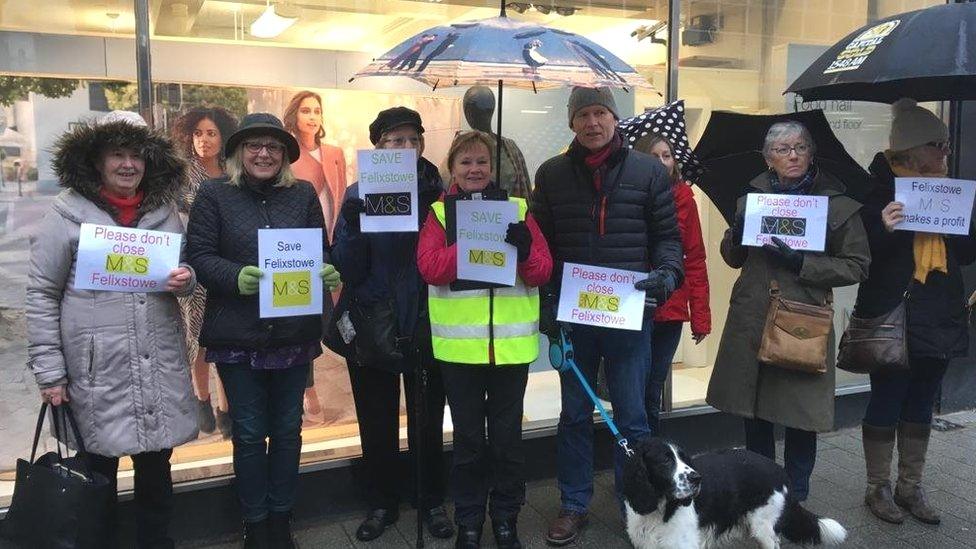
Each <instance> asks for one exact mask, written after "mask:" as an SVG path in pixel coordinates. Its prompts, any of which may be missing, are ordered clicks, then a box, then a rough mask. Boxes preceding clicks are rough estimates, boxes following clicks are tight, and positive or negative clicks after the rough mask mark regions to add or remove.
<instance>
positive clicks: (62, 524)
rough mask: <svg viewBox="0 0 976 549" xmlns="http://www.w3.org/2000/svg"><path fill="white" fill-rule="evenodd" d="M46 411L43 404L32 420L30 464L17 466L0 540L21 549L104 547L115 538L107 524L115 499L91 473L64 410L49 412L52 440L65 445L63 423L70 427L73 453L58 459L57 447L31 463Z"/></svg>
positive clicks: (20, 462)
mask: <svg viewBox="0 0 976 549" xmlns="http://www.w3.org/2000/svg"><path fill="white" fill-rule="evenodd" d="M46 411H47V403H44V404H42V405H41V412H40V414H39V415H38V417H37V429H36V430H35V431H34V444H33V446H32V447H31V457H30V461H26V460H23V459H18V460H17V480H16V483H15V484H14V494H13V498H12V500H11V502H10V509H9V511H8V512H7V518H6V519H5V520H4V522H3V537H4V538H5V539H7V540H8V541H11V542H14V543H16V544H18V545H19V546H20V547H23V548H24V549H27V548H30V549H88V548H96V547H104V546H105V544H106V540H107V539H109V537H110V536H114V535H115V532H112V531H111V526H110V525H109V523H108V521H109V511H110V509H111V506H112V503H113V501H114V498H115V494H113V493H112V485H111V483H109V481H108V479H107V478H105V476H103V475H101V474H99V473H95V472H94V471H92V470H91V466H90V463H89V460H88V454H87V453H86V452H85V445H84V442H83V441H82V439H81V433H79V431H78V425H77V423H75V418H74V416H73V415H72V414H71V409H70V408H68V406H67V405H65V406H59V407H52V413H53V415H54V422H53V423H54V431H55V436H56V437H57V438H58V440H59V441H61V440H65V437H64V436H63V435H66V434H67V425H66V423H67V424H70V425H71V430H72V432H73V434H74V440H75V443H76V444H77V448H78V452H77V453H76V454H75V455H74V456H73V457H67V456H66V455H65V454H62V453H61V445H60V442H59V443H58V448H57V451H56V452H48V453H46V454H44V455H43V456H41V457H39V458H37V459H36V460H35V459H34V457H35V456H36V454H37V443H38V441H39V440H40V436H41V428H42V427H43V424H44V414H45V412H46ZM59 416H60V421H59ZM65 418H67V419H65Z"/></svg>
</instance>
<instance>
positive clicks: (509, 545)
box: [491, 518, 522, 549]
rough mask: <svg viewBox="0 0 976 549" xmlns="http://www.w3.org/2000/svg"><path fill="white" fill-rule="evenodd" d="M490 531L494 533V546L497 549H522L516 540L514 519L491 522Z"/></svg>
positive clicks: (516, 529) (516, 533) (519, 542)
mask: <svg viewBox="0 0 976 549" xmlns="http://www.w3.org/2000/svg"><path fill="white" fill-rule="evenodd" d="M491 529H492V530H494V531H495V544H497V545H498V549H522V542H521V541H519V539H518V527H517V526H516V522H515V519H514V518H510V519H506V520H493V521H491Z"/></svg>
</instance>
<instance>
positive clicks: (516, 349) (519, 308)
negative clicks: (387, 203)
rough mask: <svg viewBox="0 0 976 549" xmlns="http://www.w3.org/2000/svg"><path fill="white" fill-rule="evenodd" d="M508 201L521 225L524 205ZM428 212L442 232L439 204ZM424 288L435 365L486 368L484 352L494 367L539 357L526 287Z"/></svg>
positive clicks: (534, 292) (534, 291)
mask: <svg viewBox="0 0 976 549" xmlns="http://www.w3.org/2000/svg"><path fill="white" fill-rule="evenodd" d="M509 200H510V201H512V202H515V203H516V204H518V207H519V220H520V221H524V220H525V215H526V212H527V211H528V204H526V202H525V200H523V199H521V198H509ZM431 208H432V209H433V210H434V215H436V216H437V220H438V221H439V222H440V224H441V227H446V225H447V222H446V221H445V213H444V203H443V202H434V204H433V205H432V206H431ZM427 288H428V294H427V302H428V306H429V308H430V331H431V342H432V344H433V347H434V357H435V358H437V359H438V360H443V361H445V362H456V363H459V364H488V360H489V347H492V348H493V350H494V358H495V360H494V363H495V364H498V365H504V364H527V363H529V362H532V361H533V360H535V359H536V358H537V357H538V356H539V289H538V288H529V287H527V286H526V285H525V284H524V283H523V282H522V279H520V278H516V280H515V286H513V287H511V288H495V289H493V290H463V291H457V292H456V291H453V290H451V288H450V287H449V286H432V285H428V287H427ZM489 307H490V308H491V311H490V313H489ZM489 319H490V320H491V328H490V329H489V326H488V322H489Z"/></svg>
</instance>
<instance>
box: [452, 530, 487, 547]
mask: <svg viewBox="0 0 976 549" xmlns="http://www.w3.org/2000/svg"><path fill="white" fill-rule="evenodd" d="M480 547H481V528H469V527H467V526H461V525H458V535H457V540H456V541H455V542H454V549H479V548H480Z"/></svg>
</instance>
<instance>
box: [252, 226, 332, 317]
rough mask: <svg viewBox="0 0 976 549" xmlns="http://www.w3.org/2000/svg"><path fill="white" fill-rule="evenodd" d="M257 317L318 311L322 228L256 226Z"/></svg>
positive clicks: (320, 297)
mask: <svg viewBox="0 0 976 549" xmlns="http://www.w3.org/2000/svg"><path fill="white" fill-rule="evenodd" d="M258 268H259V269H261V271H262V272H264V276H262V277H261V283H260V285H259V287H258V288H259V289H258V294H259V301H260V304H261V306H260V316H261V318H276V317H282V316H301V315H316V314H322V279H321V278H319V270H320V269H321V268H322V229H259V230H258Z"/></svg>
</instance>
